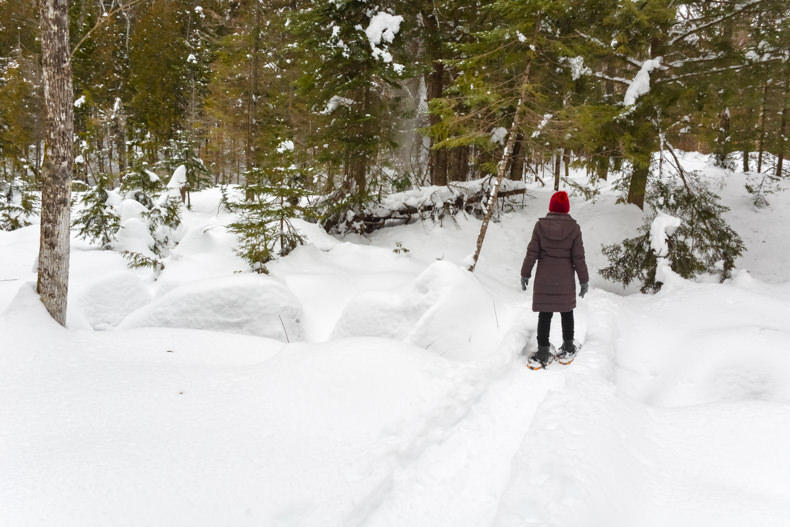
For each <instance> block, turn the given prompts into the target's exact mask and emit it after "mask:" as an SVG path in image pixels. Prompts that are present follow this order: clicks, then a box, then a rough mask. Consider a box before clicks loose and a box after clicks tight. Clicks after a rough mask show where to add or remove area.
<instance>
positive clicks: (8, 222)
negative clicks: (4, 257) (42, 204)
mask: <svg viewBox="0 0 790 527" xmlns="http://www.w3.org/2000/svg"><path fill="white" fill-rule="evenodd" d="M38 205H39V199H38V196H37V195H36V194H35V193H34V192H33V185H32V184H30V183H28V182H27V181H25V180H24V179H22V178H19V177H17V178H14V179H11V180H9V181H3V180H0V229H2V230H4V231H13V230H15V229H20V228H22V227H26V226H27V225H30V221H28V217H29V216H31V215H32V214H34V213H35V212H36V211H37V210H38Z"/></svg>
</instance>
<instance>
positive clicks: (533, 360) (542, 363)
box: [527, 346, 555, 370]
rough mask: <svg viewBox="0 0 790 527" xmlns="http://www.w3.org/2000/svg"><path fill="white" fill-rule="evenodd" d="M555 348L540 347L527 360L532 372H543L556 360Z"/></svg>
mask: <svg viewBox="0 0 790 527" xmlns="http://www.w3.org/2000/svg"><path fill="white" fill-rule="evenodd" d="M554 351H555V350H554V346H538V351H536V352H535V353H532V354H530V355H529V357H528V358H527V367H528V368H529V369H530V370H543V369H545V368H546V366H548V365H549V364H551V363H552V361H553V360H554Z"/></svg>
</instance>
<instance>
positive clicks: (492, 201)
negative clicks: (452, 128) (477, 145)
mask: <svg viewBox="0 0 790 527" xmlns="http://www.w3.org/2000/svg"><path fill="white" fill-rule="evenodd" d="M539 30H540V17H538V19H537V20H536V21H535V33H534V35H533V38H532V44H533V47H534V45H535V41H536V40H537V36H538V31H539ZM531 68H532V60H531V59H530V60H529V62H527V65H526V67H525V68H524V74H523V75H522V76H521V84H520V86H521V93H520V94H519V98H518V103H516V112H515V114H514V115H513V124H511V125H510V131H509V132H508V134H507V143H506V144H505V151H504V152H502V158H501V159H500V160H499V164H498V165H497V175H496V180H495V181H494V184H493V185H492V186H491V193H490V194H489V195H488V202H487V203H486V208H485V216H483V224H482V225H481V226H480V234H478V235H477V244H476V245H475V253H474V256H472V263H471V264H470V265H469V271H470V272H474V270H475V267H476V266H477V260H478V258H480V251H481V250H482V249H483V241H484V240H485V238H486V231H487V230H488V224H489V223H490V222H491V216H492V215H493V214H494V207H496V199H497V197H498V196H499V188H500V187H501V186H502V179H504V177H505V174H506V172H507V169H508V161H509V160H510V157H511V156H512V155H513V147H514V146H515V144H516V138H517V137H518V132H519V129H520V127H521V113H522V111H521V110H522V108H523V107H524V99H525V98H526V96H527V86H528V84H529V78H530V69H531Z"/></svg>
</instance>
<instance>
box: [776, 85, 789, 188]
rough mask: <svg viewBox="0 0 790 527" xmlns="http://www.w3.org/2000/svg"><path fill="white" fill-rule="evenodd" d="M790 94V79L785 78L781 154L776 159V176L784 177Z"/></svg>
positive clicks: (780, 132)
mask: <svg viewBox="0 0 790 527" xmlns="http://www.w3.org/2000/svg"><path fill="white" fill-rule="evenodd" d="M789 94H790V79H787V80H785V96H784V105H783V106H784V107H783V108H782V121H781V124H780V125H779V155H778V156H777V160H776V177H782V171H783V169H784V161H785V151H786V150H787V137H786V135H785V134H786V132H787V113H788V111H790V110H789V109H788V106H790V101H788V95H789Z"/></svg>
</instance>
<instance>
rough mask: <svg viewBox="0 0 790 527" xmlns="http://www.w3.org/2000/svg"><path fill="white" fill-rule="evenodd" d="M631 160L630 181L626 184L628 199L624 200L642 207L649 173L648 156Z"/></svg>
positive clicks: (643, 206)
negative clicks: (643, 158) (644, 158)
mask: <svg viewBox="0 0 790 527" xmlns="http://www.w3.org/2000/svg"><path fill="white" fill-rule="evenodd" d="M632 162H633V168H632V170H631V182H630V183H629V185H628V199H627V200H626V201H627V202H628V203H633V204H634V205H636V206H637V207H639V208H640V209H644V208H645V191H646V190H647V178H648V176H649V175H650V156H649V155H648V157H647V161H645V160H642V159H633V160H632Z"/></svg>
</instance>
